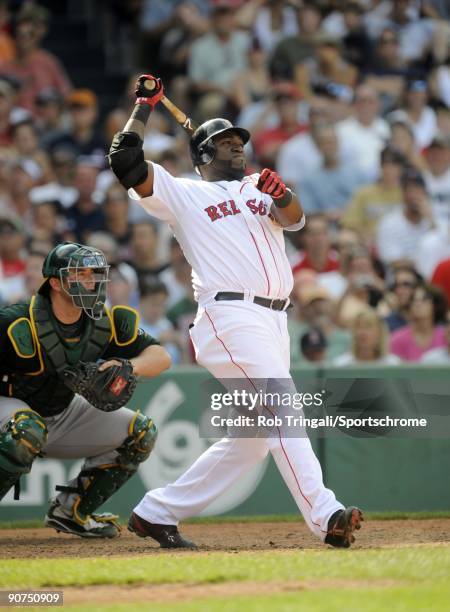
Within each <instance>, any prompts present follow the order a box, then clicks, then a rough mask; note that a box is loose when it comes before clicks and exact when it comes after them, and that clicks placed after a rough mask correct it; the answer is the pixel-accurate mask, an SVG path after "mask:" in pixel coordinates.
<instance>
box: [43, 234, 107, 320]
mask: <svg viewBox="0 0 450 612" xmlns="http://www.w3.org/2000/svg"><path fill="white" fill-rule="evenodd" d="M86 270H89V271H91V272H90V274H89V276H88V277H86V276H85V271H86ZM42 275H43V276H44V278H46V279H48V278H51V277H53V278H58V279H59V280H60V281H61V287H62V289H63V291H65V292H66V293H67V295H70V297H71V298H72V302H73V304H74V305H75V306H77V307H78V308H82V309H83V311H84V312H85V313H86V314H87V315H88V317H90V318H91V319H100V318H101V317H102V315H103V307H104V305H105V301H106V283H107V282H109V278H108V275H109V265H108V263H107V261H106V257H105V256H104V254H103V253H102V252H101V251H100V250H99V249H94V248H92V247H88V246H85V245H83V244H78V243H76V242H64V243H62V244H59V245H58V246H56V247H55V248H54V249H52V250H51V251H50V253H49V254H48V255H47V257H46V258H45V261H44V264H43V266H42Z"/></svg>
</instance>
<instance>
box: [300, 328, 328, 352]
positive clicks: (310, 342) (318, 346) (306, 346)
mask: <svg viewBox="0 0 450 612" xmlns="http://www.w3.org/2000/svg"><path fill="white" fill-rule="evenodd" d="M327 346H328V342H327V339H326V338H325V334H324V333H323V332H322V330H320V329H319V328H318V327H312V328H311V329H309V330H308V331H307V332H305V333H304V334H303V335H302V337H301V338H300V348H301V350H302V353H303V354H305V353H307V352H308V351H320V350H322V349H324V348H327Z"/></svg>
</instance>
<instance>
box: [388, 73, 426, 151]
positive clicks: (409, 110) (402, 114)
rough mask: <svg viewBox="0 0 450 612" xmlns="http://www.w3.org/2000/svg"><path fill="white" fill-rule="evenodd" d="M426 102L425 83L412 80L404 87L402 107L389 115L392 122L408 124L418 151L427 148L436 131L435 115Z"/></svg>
mask: <svg viewBox="0 0 450 612" xmlns="http://www.w3.org/2000/svg"><path fill="white" fill-rule="evenodd" d="M427 101H428V86H427V82H426V81H423V80H420V79H412V80H410V81H408V82H407V85H406V94H405V100H404V107H403V108H400V109H399V110H396V111H394V112H393V113H391V118H392V120H395V121H405V122H407V123H409V124H410V126H411V129H412V131H413V134H414V140H415V143H416V146H417V147H418V148H419V149H423V148H425V147H428V145H429V144H430V142H431V141H432V140H433V138H434V136H435V135H436V130H437V121H436V114H435V112H434V110H433V109H432V108H431V107H430V106H428V105H427Z"/></svg>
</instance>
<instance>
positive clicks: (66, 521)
mask: <svg viewBox="0 0 450 612" xmlns="http://www.w3.org/2000/svg"><path fill="white" fill-rule="evenodd" d="M117 519H118V517H117V516H116V515H114V514H109V513H104V514H91V515H89V517H88V518H87V520H86V522H85V523H83V524H81V523H79V522H77V521H76V520H75V519H74V518H73V516H71V515H70V514H69V513H68V512H67V511H64V509H63V508H62V507H61V506H60V505H59V504H58V502H53V503H52V505H51V506H50V508H49V509H48V512H47V515H46V517H45V526H46V527H52V528H53V529H55V530H56V531H57V532H58V533H60V532H62V533H71V534H73V535H77V536H80V537H81V538H115V537H117V536H118V535H119V532H120V525H119V524H118V523H117Z"/></svg>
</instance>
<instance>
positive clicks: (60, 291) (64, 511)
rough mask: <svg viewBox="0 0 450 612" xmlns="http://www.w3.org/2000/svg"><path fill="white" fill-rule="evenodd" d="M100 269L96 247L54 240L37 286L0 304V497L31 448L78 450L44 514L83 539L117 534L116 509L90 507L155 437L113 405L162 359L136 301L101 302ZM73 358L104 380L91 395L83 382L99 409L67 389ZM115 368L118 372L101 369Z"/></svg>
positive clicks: (139, 419)
mask: <svg viewBox="0 0 450 612" xmlns="http://www.w3.org/2000/svg"><path fill="white" fill-rule="evenodd" d="M108 269H109V266H108V265H107V262H106V259H105V256H104V255H103V253H102V252H101V251H99V250H97V249H93V248H90V247H86V246H84V245H81V244H76V243H63V244H59V245H58V246H56V247H55V248H54V249H52V251H50V253H49V254H48V255H47V257H46V259H45V261H44V265H43V276H44V277H45V281H44V283H43V284H42V286H41V287H40V289H39V291H38V292H37V294H36V295H34V296H33V297H32V298H31V300H30V301H28V302H26V303H21V304H14V305H12V306H8V307H6V308H2V309H0V354H1V362H0V499H2V498H3V497H4V496H5V495H6V493H7V492H8V491H9V489H11V487H14V488H15V498H16V499H17V498H18V496H19V494H20V488H19V481H20V477H21V476H22V475H23V474H26V473H28V472H29V471H30V470H31V467H32V464H33V461H34V459H35V458H36V457H38V456H45V457H55V458H59V459H81V458H86V461H85V463H84V464H83V466H82V469H81V471H80V473H79V475H78V477H77V478H75V479H74V480H73V481H71V482H69V483H68V485H66V486H58V487H57V490H58V491H59V494H58V495H57V497H56V498H55V499H54V500H53V501H52V503H51V506H50V508H49V510H48V513H47V516H46V521H45V522H46V525H47V526H49V527H53V528H54V529H56V530H57V531H62V532H67V533H71V534H75V535H78V536H81V537H91V538H92V537H96V538H112V537H115V536H117V535H118V533H119V525H118V523H117V521H116V519H117V516H115V515H112V514H109V513H103V514H96V513H95V510H96V509H97V508H99V507H100V506H101V505H102V504H103V503H104V502H105V501H106V500H107V499H109V498H110V497H111V495H113V493H115V491H116V490H117V489H119V488H120V487H121V486H123V485H124V484H125V483H126V482H127V480H128V479H129V478H130V477H131V476H133V474H134V473H135V472H136V470H137V468H138V467H139V465H140V463H141V462H142V461H145V460H146V459H147V458H148V456H149V455H150V453H151V451H152V449H153V446H154V443H155V439H156V427H155V426H154V424H153V422H152V420H151V419H150V418H148V417H146V416H144V415H143V414H141V413H139V412H137V413H136V412H133V411H131V410H129V409H127V408H124V407H120V406H123V404H122V403H121V399H122V397H123V394H125V395H126V396H127V397H129V395H130V394H131V393H132V390H133V389H134V382H133V385H132V387H130V394H127V393H126V391H127V387H128V386H129V381H130V379H131V377H134V376H137V375H143V376H156V375H157V374H159V373H160V372H162V371H163V370H165V369H166V368H168V367H169V365H170V358H169V356H168V354H167V353H166V351H165V349H163V348H162V347H161V346H159V345H158V343H157V342H156V341H155V340H154V339H153V338H151V337H150V336H148V335H147V334H146V333H144V332H143V331H142V330H140V329H139V315H138V313H137V312H136V311H135V310H133V309H132V308H129V307H127V306H123V307H122V306H116V307H114V308H113V309H112V311H111V312H109V310H107V309H106V308H105V305H104V304H105V299H106V283H107V281H108ZM100 358H101V359H102V362H101V363H100V365H98V364H97V363H94V362H97V360H99V359H100ZM118 359H120V361H118ZM80 362H82V363H85V364H86V366H89V365H90V366H91V370H92V371H93V372H94V374H93V376H94V381H95V376H97V380H100V381H102V380H103V379H105V378H106V379H109V381H110V384H109V383H108V384H109V386H108V387H100V389H99V393H98V395H96V394H95V393H94V391H95V388H94V389H91V391H90V395H92V397H93V401H96V405H97V400H99V405H98V407H99V408H100V409H97V407H94V405H92V404H91V403H90V402H89V401H87V400H86V399H85V397H83V396H82V395H79V394H75V393H74V392H73V390H72V388H71V387H73V385H77V384H79V383H80V381H78V380H77V372H78V371H79V369H80ZM115 370H118V373H120V372H122V375H119V374H118V375H117V376H113V377H112V378H110V374H112V373H113V371H115ZM132 371H134V374H133V373H132ZM126 372H128V374H126ZM68 373H70V380H66V376H67V375H68ZM84 382H86V381H84ZM83 388H84V387H83ZM86 392H89V389H86ZM103 396H104V397H105V399H107V400H108V403H107V404H105V405H102V397H103ZM110 397H112V398H113V399H114V398H117V404H118V406H117V407H118V409H117V410H115V406H113V405H112V402H110V401H109V399H110ZM104 410H108V412H105V411H104ZM109 410H114V411H113V412H109Z"/></svg>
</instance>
